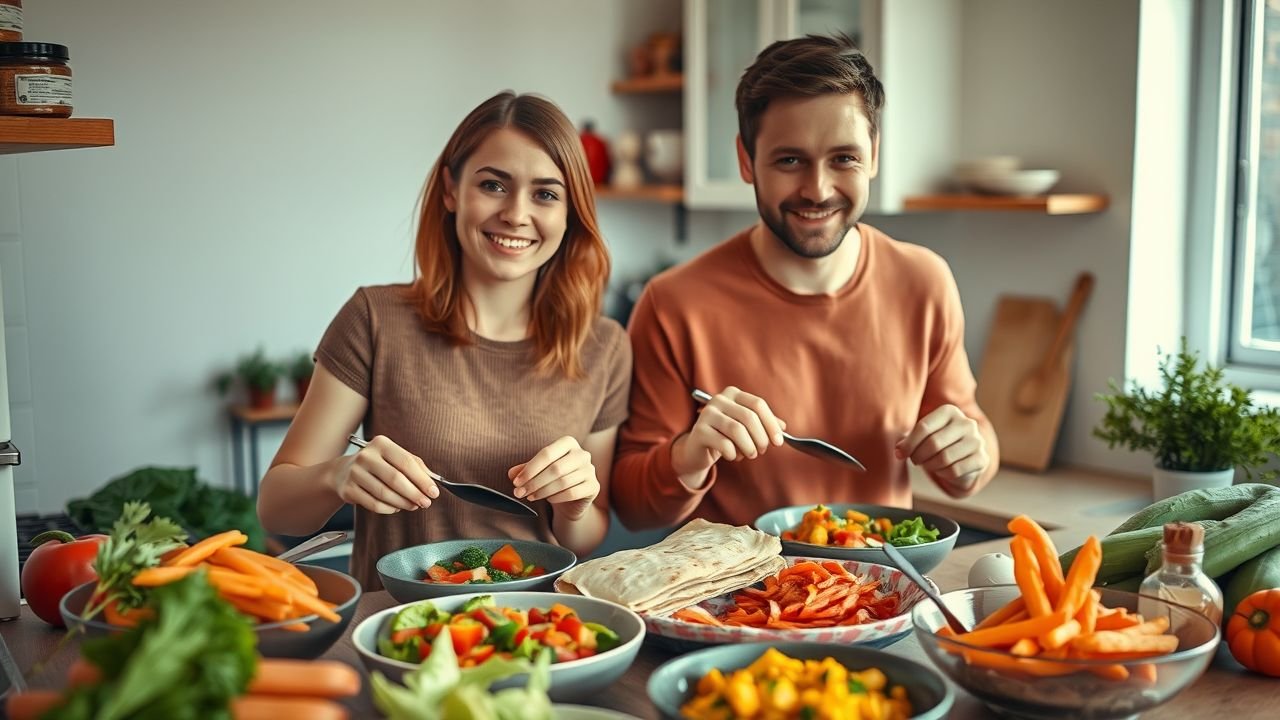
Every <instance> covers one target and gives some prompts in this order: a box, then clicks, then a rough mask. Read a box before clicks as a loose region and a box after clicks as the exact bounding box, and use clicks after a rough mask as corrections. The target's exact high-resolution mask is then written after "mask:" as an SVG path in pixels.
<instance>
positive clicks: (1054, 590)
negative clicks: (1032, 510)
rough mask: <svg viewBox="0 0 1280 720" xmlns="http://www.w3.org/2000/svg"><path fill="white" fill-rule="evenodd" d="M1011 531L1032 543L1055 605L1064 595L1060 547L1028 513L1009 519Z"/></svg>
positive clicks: (1046, 586) (1048, 594) (1046, 592)
mask: <svg viewBox="0 0 1280 720" xmlns="http://www.w3.org/2000/svg"><path fill="white" fill-rule="evenodd" d="M1008 527H1009V532H1011V533H1013V534H1014V535H1017V536H1019V537H1024V538H1026V539H1027V540H1028V541H1030V543H1031V549H1032V551H1033V552H1034V553H1035V556H1036V560H1037V561H1039V563H1040V576H1041V578H1042V579H1043V582H1044V592H1045V595H1046V596H1048V598H1049V602H1050V603H1053V604H1054V605H1055V606H1056V605H1057V603H1058V598H1059V597H1060V596H1061V595H1062V586H1063V577H1062V564H1061V563H1059V562H1058V548H1057V547H1055V546H1054V544H1053V540H1051V539H1049V533H1047V532H1045V529H1044V528H1042V527H1040V524H1039V523H1037V522H1036V521H1035V520H1032V519H1031V518H1029V517H1027V516H1026V515H1019V516H1017V517H1015V518H1014V519H1012V520H1010V521H1009V526H1008Z"/></svg>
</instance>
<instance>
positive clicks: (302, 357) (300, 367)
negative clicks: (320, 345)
mask: <svg viewBox="0 0 1280 720" xmlns="http://www.w3.org/2000/svg"><path fill="white" fill-rule="evenodd" d="M315 371H316V363H315V360H312V359H311V353H309V352H303V353H298V354H297V355H295V356H294V357H293V360H292V361H291V362H290V363H289V379H291V380H293V387H294V390H296V391H297V394H298V402H302V398H304V397H306V395H307V388H308V387H310V386H311V376H312V374H314V373H315Z"/></svg>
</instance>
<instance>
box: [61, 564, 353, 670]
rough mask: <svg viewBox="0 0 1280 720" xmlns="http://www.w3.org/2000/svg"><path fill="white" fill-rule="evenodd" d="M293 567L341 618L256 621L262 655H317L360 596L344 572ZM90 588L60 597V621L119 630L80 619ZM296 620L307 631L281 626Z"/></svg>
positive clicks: (93, 630) (94, 633) (99, 632)
mask: <svg viewBox="0 0 1280 720" xmlns="http://www.w3.org/2000/svg"><path fill="white" fill-rule="evenodd" d="M297 567H298V569H299V570H301V571H302V573H303V574H304V575H306V576H307V577H309V578H311V580H312V582H314V583H315V584H316V590H317V591H318V593H319V596H320V598H321V599H322V600H326V601H328V602H331V603H335V604H336V605H337V607H335V608H334V609H333V611H334V612H335V613H337V614H338V617H339V618H341V619H340V620H339V621H338V622H336V623H333V622H329V621H328V620H323V619H321V618H320V617H319V616H316V615H307V616H306V617H302V618H298V619H296V620H283V621H280V622H270V623H258V624H256V625H254V627H253V630H254V633H256V634H257V636H258V652H259V653H261V654H262V656H263V657H272V658H297V659H301V660H311V659H314V658H318V657H320V656H321V655H323V654H324V653H325V652H326V651H327V650H328V649H329V648H330V647H331V646H332V645H333V644H334V643H335V642H337V641H338V638H340V637H342V634H343V633H344V632H346V630H347V626H348V625H350V624H351V618H352V617H354V616H355V612H356V603H357V602H359V601H360V595H361V588H360V583H359V582H357V581H356V579H355V578H353V577H351V576H350V575H348V574H346V573H344V572H339V571H337V570H331V569H329V568H325V567H319V566H317V565H304V564H299V565H298V566H297ZM93 587H94V583H92V582H88V583H85V584H84V585H81V586H79V587H77V588H76V589H74V590H72V591H71V592H69V593H67V594H66V595H64V596H63V597H62V602H61V603H60V604H59V605H58V610H59V612H61V614H62V620H63V622H65V623H66V624H67V628H68V629H71V628H74V627H83V632H84V634H85V635H86V636H87V637H102V636H104V635H107V634H110V633H112V632H118V631H120V630H121V628H119V627H116V626H115V625H111V624H109V623H107V622H106V621H104V620H100V619H93V620H84V619H83V618H81V617H80V616H81V615H82V614H83V613H84V608H85V605H86V604H88V602H89V596H90V595H92V594H93ZM298 623H301V624H304V625H306V626H307V631H306V632H299V631H297V630H286V629H284V628H285V626H286V625H294V624H298Z"/></svg>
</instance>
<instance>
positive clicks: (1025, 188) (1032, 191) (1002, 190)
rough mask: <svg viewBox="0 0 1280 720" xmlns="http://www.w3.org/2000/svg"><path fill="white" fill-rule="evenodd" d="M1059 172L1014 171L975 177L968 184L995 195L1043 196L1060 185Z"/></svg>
mask: <svg viewBox="0 0 1280 720" xmlns="http://www.w3.org/2000/svg"><path fill="white" fill-rule="evenodd" d="M1059 177H1061V173H1059V172H1058V171H1057V170H1014V171H1011V172H996V173H987V174H982V175H974V176H973V177H971V178H970V179H969V180H968V184H969V185H970V186H972V187H973V188H974V189H975V190H977V191H979V192H985V193H990V194H993V195H1043V194H1044V193H1047V192H1049V190H1050V189H1051V188H1052V187H1053V186H1054V185H1056V184H1057V183H1058V178H1059Z"/></svg>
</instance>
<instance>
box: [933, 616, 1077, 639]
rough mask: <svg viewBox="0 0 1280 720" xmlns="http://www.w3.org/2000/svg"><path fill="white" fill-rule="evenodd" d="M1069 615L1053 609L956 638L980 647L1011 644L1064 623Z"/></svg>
mask: <svg viewBox="0 0 1280 720" xmlns="http://www.w3.org/2000/svg"><path fill="white" fill-rule="evenodd" d="M1069 617H1070V616H1069V615H1068V614H1067V613H1066V611H1065V610H1055V611H1054V612H1053V613H1052V614H1049V615H1042V616H1040V617H1037V618H1031V619H1029V620H1022V621H1020V622H1010V623H1005V624H1004V625H996V626H994V627H989V628H984V629H982V630H974V631H972V632H967V633H964V634H962V635H958V636H956V639H957V640H959V641H961V642H963V643H967V644H969V645H980V646H982V647H995V646H998V645H1012V644H1014V643H1016V642H1018V641H1019V640H1021V639H1022V638H1024V637H1030V638H1034V637H1039V636H1040V635H1043V634H1044V633H1046V632H1049V631H1050V630H1052V629H1054V628H1056V627H1058V626H1059V625H1061V624H1063V623H1065V622H1066V621H1067V619H1068V618H1069Z"/></svg>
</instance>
